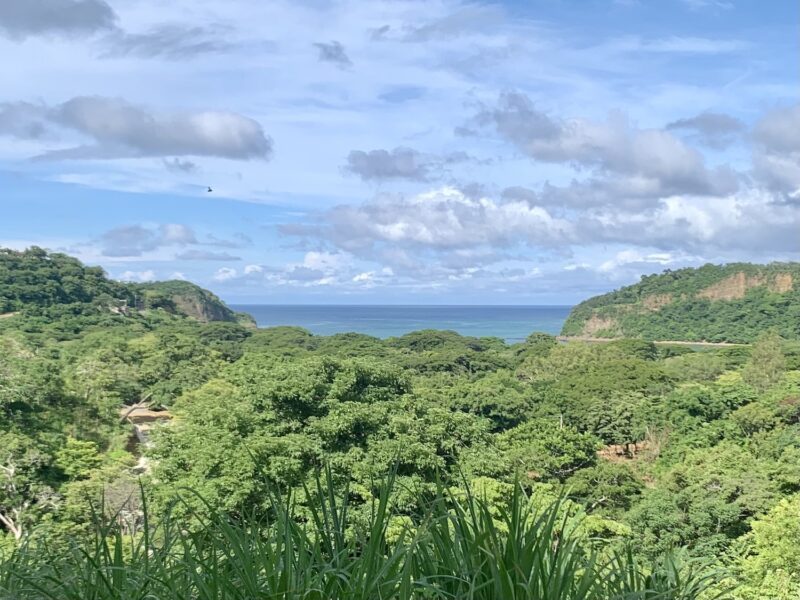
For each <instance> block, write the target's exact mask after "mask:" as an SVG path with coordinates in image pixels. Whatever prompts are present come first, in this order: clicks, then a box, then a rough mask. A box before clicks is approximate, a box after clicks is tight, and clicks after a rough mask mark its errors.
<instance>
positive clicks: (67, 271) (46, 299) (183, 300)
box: [0, 247, 252, 324]
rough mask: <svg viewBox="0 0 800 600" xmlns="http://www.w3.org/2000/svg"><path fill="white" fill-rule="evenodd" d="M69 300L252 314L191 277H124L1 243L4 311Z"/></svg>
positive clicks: (205, 315)
mask: <svg viewBox="0 0 800 600" xmlns="http://www.w3.org/2000/svg"><path fill="white" fill-rule="evenodd" d="M66 306H78V307H80V308H81V309H82V310H83V311H84V312H85V311H86V310H100V311H104V310H105V311H107V310H110V311H112V312H115V313H118V314H124V313H127V312H130V311H131V310H136V311H145V310H154V309H162V310H164V311H166V312H168V313H171V314H174V315H179V316H185V317H191V318H193V319H197V320H198V321H201V322H210V321H228V322H239V321H241V322H244V323H245V324H251V323H252V319H251V318H250V317H249V316H248V315H240V314H238V313H235V312H234V311H232V310H231V309H230V308H228V307H227V306H226V305H225V303H224V302H223V301H222V300H220V299H219V298H218V297H217V296H215V295H214V294H212V293H211V292H209V291H208V290H205V289H203V288H201V287H199V286H197V285H194V284H193V283H189V282H187V281H162V282H155V283H138V284H137V283H123V282H119V281H114V280H112V279H109V278H108V277H107V276H106V274H105V272H104V271H103V269H101V268H100V267H87V266H85V265H83V264H82V263H81V262H80V261H79V260H78V259H76V258H73V257H71V256H67V255H66V254H60V253H49V252H47V251H46V250H43V249H42V248H37V247H32V248H29V249H27V250H24V251H21V252H18V251H15V250H9V249H5V248H0V315H2V314H9V313H15V312H18V311H31V310H43V309H52V308H53V307H66Z"/></svg>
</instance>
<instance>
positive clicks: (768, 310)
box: [562, 263, 800, 342]
mask: <svg viewBox="0 0 800 600" xmlns="http://www.w3.org/2000/svg"><path fill="white" fill-rule="evenodd" d="M772 328H774V329H776V330H777V331H778V332H779V333H780V334H781V335H782V336H783V337H784V338H787V339H800V263H771V264H768V265H755V264H749V263H731V264H727V265H710V264H709V265H704V266H702V267H699V268H696V269H680V270H676V271H670V270H667V271H665V272H664V273H661V274H658V275H647V276H644V277H642V280H641V281H640V282H639V283H637V284H635V285H631V286H627V287H623V288H621V289H619V290H615V291H613V292H610V293H608V294H603V295H602V296H595V297H594V298H590V299H588V300H585V301H584V302H581V303H580V304H578V305H577V306H576V307H575V308H574V309H573V310H572V312H571V313H570V315H569V317H568V319H567V321H566V322H565V323H564V327H563V329H562V334H563V335H567V336H587V337H598V338H603V337H637V338H644V339H648V340H685V341H710V342H751V341H753V340H754V339H756V338H757V337H758V336H759V334H760V333H762V332H763V331H764V330H767V329H772Z"/></svg>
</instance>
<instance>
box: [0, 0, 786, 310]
mask: <svg viewBox="0 0 800 600" xmlns="http://www.w3.org/2000/svg"><path fill="white" fill-rule="evenodd" d="M0 53H2V56H4V57H6V58H5V59H4V60H3V61H2V62H0V79H1V80H2V81H3V83H4V85H3V86H2V88H0V206H1V207H2V217H0V246H10V247H14V248H22V247H25V246H29V245H32V244H35V245H40V246H43V247H47V248H49V249H52V250H58V251H65V252H69V253H71V254H74V255H76V256H78V257H79V258H81V259H82V260H84V261H85V262H87V263H89V264H99V265H102V266H103V267H104V268H105V269H106V270H107V271H108V273H109V274H110V275H111V276H112V277H115V278H119V279H127V280H136V281H138V280H150V279H168V278H187V279H190V280H192V281H195V282H197V283H199V284H201V285H203V286H206V287H208V288H210V289H212V290H214V291H215V292H216V293H218V294H219V295H220V296H222V297H223V298H224V299H226V300H228V301H231V302H264V303H295V302H296V303H406V304H408V303H427V304H430V303H443V304H449V303H466V304H480V303H491V304H548V303H552V304H561V303H572V302H576V301H578V300H580V299H582V298H584V297H586V296H588V295H592V294H595V293H598V292H602V291H606V290H609V289H612V288H615V287H618V286H619V285H623V284H627V283H631V282H634V281H636V280H637V279H638V278H639V276H640V275H642V274H645V273H653V272H658V271H661V270H663V269H667V268H671V269H674V268H679V267H683V266H694V265H699V264H703V263H706V262H728V261H736V260H747V261H756V262H769V261H772V260H800V4H798V3H797V2H796V1H795V0H771V1H770V2H764V1H763V0H762V1H761V2H757V1H753V0H751V1H745V0H649V1H648V0H616V1H615V0H580V1H579V0H572V1H569V0H528V1H513V2H460V1H456V0H431V1H416V0H374V1H370V2H363V1H347V0H342V1H338V2H327V1H323V0H310V1H308V2H303V1H298V0H295V1H286V2H284V1H280V0H276V1H271V2H256V1H255V0H225V1H224V2H223V1H222V0H175V1H173V2H169V3H164V2H160V1H156V0H5V1H4V2H2V3H0ZM8 57H11V60H9V58H8ZM208 186H211V187H212V188H213V191H212V192H210V193H209V192H207V191H206V190H207V187H208Z"/></svg>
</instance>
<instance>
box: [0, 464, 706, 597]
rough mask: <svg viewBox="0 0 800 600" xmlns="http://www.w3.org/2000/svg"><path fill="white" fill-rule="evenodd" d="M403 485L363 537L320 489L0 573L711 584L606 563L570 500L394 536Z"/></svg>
mask: <svg viewBox="0 0 800 600" xmlns="http://www.w3.org/2000/svg"><path fill="white" fill-rule="evenodd" d="M393 485H394V483H393V480H392V479H391V478H390V480H389V481H388V482H387V485H385V486H384V488H383V490H382V492H381V494H380V497H379V498H378V499H377V500H376V502H375V503H374V504H373V506H372V510H371V514H370V518H369V519H368V522H367V525H366V526H365V527H363V528H361V529H357V530H355V531H354V530H353V528H352V526H351V525H350V523H351V522H352V520H351V519H349V518H348V511H349V509H350V506H349V503H348V501H347V493H344V494H341V495H337V494H336V492H335V491H334V486H333V484H332V483H331V482H330V479H329V478H328V479H326V480H325V481H324V482H322V481H320V480H319V479H318V480H317V486H316V489H314V490H310V491H309V490H307V491H306V495H307V496H309V497H310V498H311V499H312V501H311V502H309V503H308V504H307V508H304V510H303V511H298V510H297V509H296V507H294V506H293V504H292V502H291V500H290V499H286V498H284V499H283V500H281V499H279V498H277V497H276V498H275V499H274V501H273V509H272V510H271V512H270V514H269V516H268V518H258V519H256V518H253V517H244V518H239V519H237V520H233V519H232V518H230V517H229V516H227V515H225V514H220V513H218V512H214V511H211V512H210V516H207V515H200V514H196V513H195V514H194V515H193V519H194V520H195V521H196V522H197V523H198V524H200V526H198V527H191V528H189V527H187V526H186V520H185V518H184V519H182V520H181V522H176V520H175V519H173V518H172V516H171V513H170V512H169V511H168V512H167V514H166V515H164V516H163V517H162V518H160V519H159V521H158V522H157V523H154V522H152V521H151V520H149V519H148V517H147V510H146V509H145V522H144V527H143V531H142V533H141V534H140V535H136V536H133V537H132V536H126V535H123V532H122V531H121V529H120V527H118V526H117V525H116V524H115V523H114V520H113V519H111V520H109V521H108V522H105V523H103V522H98V524H97V526H96V528H95V531H94V534H93V537H92V538H91V539H90V540H83V541H75V542H73V543H72V544H70V545H69V547H68V548H67V549H64V548H63V547H60V548H59V549H58V550H56V549H52V548H49V547H48V545H47V544H46V543H42V542H38V543H35V544H34V543H31V544H28V545H24V546H22V547H21V548H19V549H18V550H17V551H15V552H14V553H13V554H12V555H11V556H9V557H7V558H6V560H4V561H3V562H2V564H0V597H3V598H9V599H10V598H13V599H15V600H28V599H34V598H35V599H53V600H56V599H57V600H111V599H114V600H151V599H153V600H155V599H157V600H173V599H174V600H179V599H180V600H189V599H197V600H229V599H230V600H234V599H235V600H253V599H281V600H294V599H297V600H301V599H302V600H323V599H324V600H329V599H336V600H381V599H393V600H394V599H396V600H411V599H455V598H458V599H461V598H463V599H468V600H489V599H491V600H595V599H598V600H599V599H603V600H623V599H624V600H645V599H646V600H662V599H663V600H691V599H697V598H700V597H701V595H703V598H704V600H705V598H712V597H720V598H721V597H722V596H720V595H717V596H713V595H708V594H709V592H710V590H711V589H712V586H713V585H714V583H715V578H714V577H713V575H712V574H707V573H704V572H702V571H701V570H698V569H697V568H695V566H693V565H692V564H681V563H680V562H679V561H676V560H675V559H674V558H672V557H664V559H663V560H662V561H660V562H658V563H656V564H651V565H643V564H641V563H640V562H638V561H637V559H636V558H635V556H634V553H633V552H631V551H630V550H628V551H624V552H620V553H616V554H608V553H604V554H602V558H601V554H598V552H597V551H596V550H594V549H593V546H594V545H593V544H591V543H590V542H589V541H588V540H586V539H585V538H583V537H582V536H581V535H580V534H579V533H578V531H577V530H576V527H575V524H574V522H573V520H572V519H570V518H568V517H565V516H564V514H565V511H564V510H561V506H560V503H559V502H556V503H554V504H552V505H550V506H547V507H545V508H537V504H536V503H535V502H532V501H531V499H530V498H528V497H527V496H526V495H525V494H524V493H523V491H522V490H521V489H518V490H516V491H515V492H514V493H513V494H512V497H511V498H510V499H509V502H508V506H507V508H503V509H501V510H499V511H498V509H497V507H492V506H489V505H488V504H487V503H486V502H484V501H483V500H482V499H481V498H478V497H476V496H474V495H472V494H471V493H469V492H468V493H467V494H466V498H462V497H459V498H456V497H455V496H453V495H451V494H449V493H448V492H447V491H446V490H445V489H443V490H442V492H441V493H440V494H439V495H438V497H436V498H435V499H434V500H432V501H431V502H429V503H428V504H427V506H426V510H425V511H424V512H423V513H422V514H420V515H415V519H414V522H415V525H414V526H413V527H412V526H408V527H405V528H403V529H402V530H401V532H400V533H399V535H397V534H395V533H394V532H392V533H390V531H389V530H390V525H393V524H395V523H396V522H397V521H396V519H395V517H397V515H395V514H394V512H393V510H392V509H391V502H390V498H391V495H392V487H393Z"/></svg>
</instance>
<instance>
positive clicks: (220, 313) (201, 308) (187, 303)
mask: <svg viewBox="0 0 800 600" xmlns="http://www.w3.org/2000/svg"><path fill="white" fill-rule="evenodd" d="M172 301H173V302H174V303H175V308H177V309H178V310H179V311H180V312H182V313H183V314H185V315H186V316H188V317H192V318H193V319H197V320H198V321H201V322H203V323H208V322H210V321H235V320H236V319H235V317H234V316H233V314H232V311H231V310H230V309H229V308H228V307H227V306H224V305H221V304H218V303H216V302H209V301H208V300H207V299H206V298H203V297H202V296H200V295H193V296H187V295H184V294H176V295H174V296H172Z"/></svg>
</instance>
